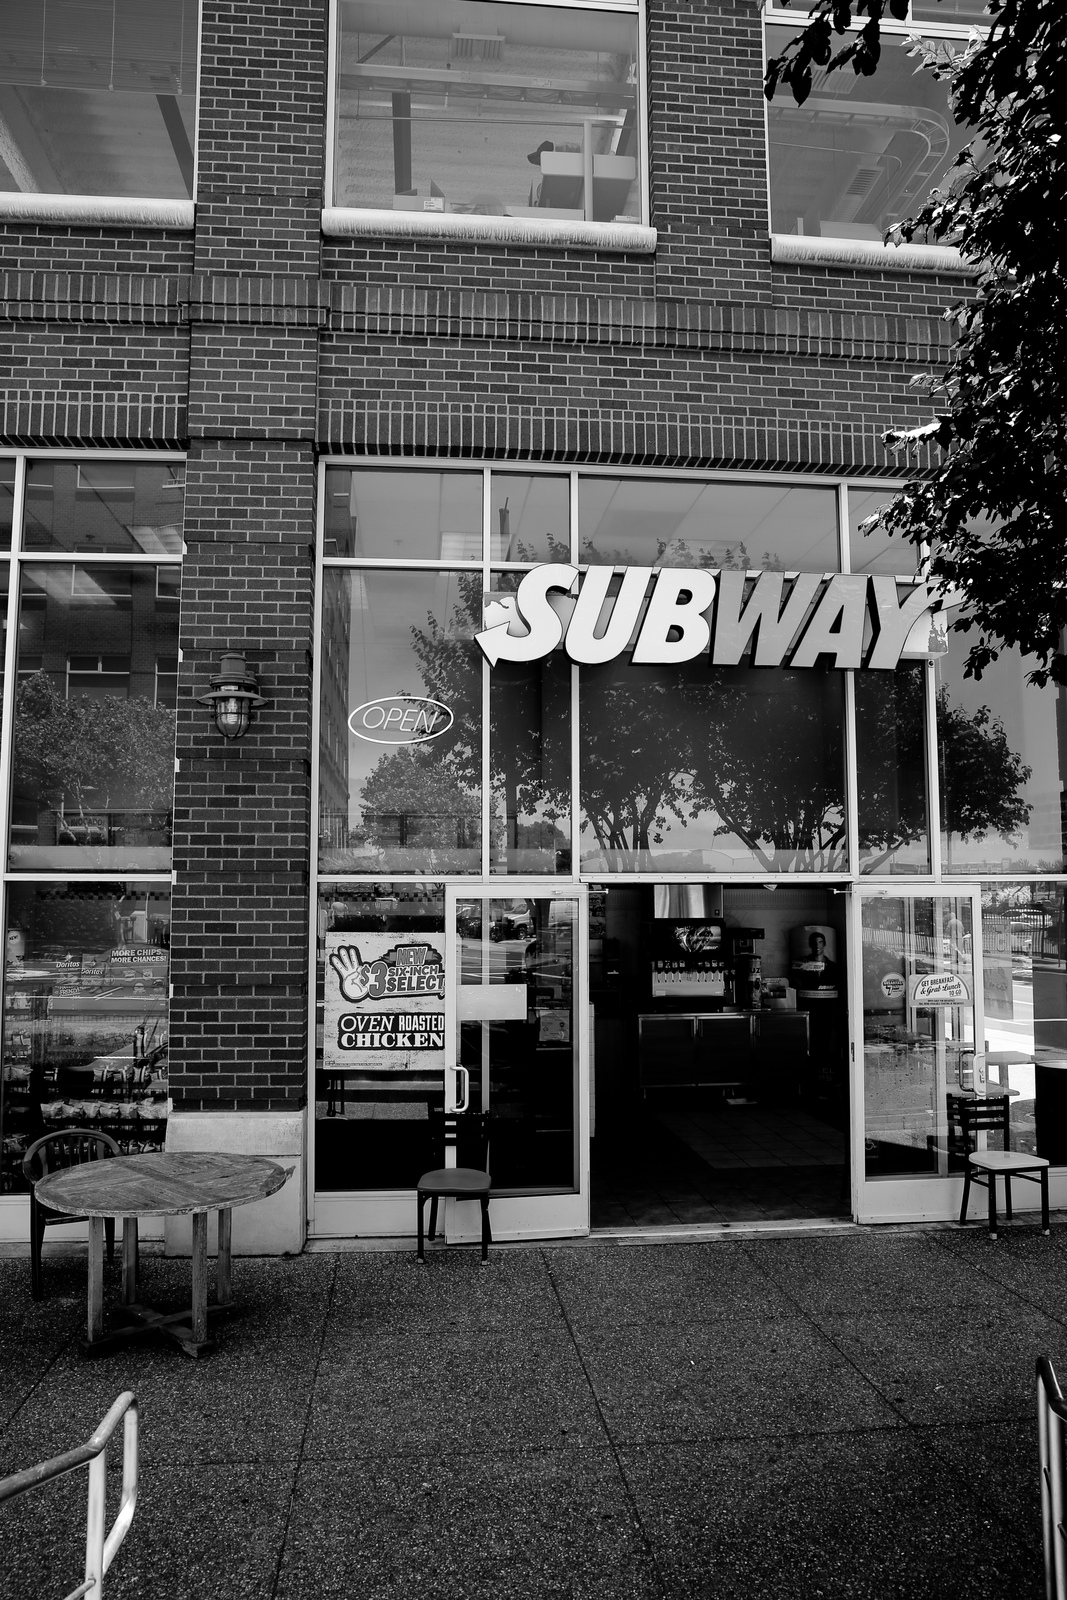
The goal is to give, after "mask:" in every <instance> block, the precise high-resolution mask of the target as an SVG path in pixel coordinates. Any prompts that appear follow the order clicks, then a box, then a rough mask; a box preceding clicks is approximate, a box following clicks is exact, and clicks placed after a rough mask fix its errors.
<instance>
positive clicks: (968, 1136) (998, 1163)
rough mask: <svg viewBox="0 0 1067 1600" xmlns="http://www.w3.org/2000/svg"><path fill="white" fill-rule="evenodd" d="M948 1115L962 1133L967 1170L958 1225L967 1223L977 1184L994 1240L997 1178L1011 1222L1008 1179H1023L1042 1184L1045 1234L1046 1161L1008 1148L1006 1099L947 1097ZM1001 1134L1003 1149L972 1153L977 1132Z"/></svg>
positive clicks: (1046, 1232) (1042, 1222) (1044, 1231)
mask: <svg viewBox="0 0 1067 1600" xmlns="http://www.w3.org/2000/svg"><path fill="white" fill-rule="evenodd" d="M949 1115H950V1117H951V1116H955V1117H957V1118H958V1119H959V1123H960V1129H961V1131H962V1134H963V1143H964V1150H965V1152H966V1156H967V1167H966V1171H965V1172H964V1176H963V1204H962V1206H961V1207H960V1226H961V1227H962V1226H963V1224H964V1223H965V1222H966V1221H967V1206H968V1203H969V1201H970V1197H971V1184H972V1183H980V1184H982V1185H983V1187H984V1188H985V1190H986V1192H987V1194H988V1196H989V1237H990V1238H991V1239H993V1240H995V1239H996V1237H997V1179H998V1178H1003V1179H1004V1214H1005V1216H1006V1217H1007V1220H1008V1221H1009V1222H1010V1221H1011V1180H1012V1179H1013V1178H1025V1179H1026V1181H1027V1183H1038V1184H1040V1185H1041V1231H1042V1233H1044V1234H1048V1233H1049V1232H1050V1231H1051V1230H1050V1228H1049V1217H1048V1166H1049V1164H1048V1162H1047V1161H1046V1160H1045V1158H1044V1156H1027V1155H1023V1154H1022V1153H1021V1152H1016V1151H1013V1150H1012V1148H1011V1130H1010V1126H1009V1115H1010V1113H1009V1102H1008V1096H1007V1095H1006V1094H1004V1095H989V1096H988V1097H986V1098H984V1099H974V1100H971V1099H969V1098H967V1097H966V1096H965V1095H950V1096H949ZM984 1132H990V1133H1000V1134H1001V1135H1002V1136H1003V1141H1004V1148H1003V1150H975V1149H974V1144H975V1143H976V1141H975V1140H974V1138H973V1135H974V1134H977V1133H984Z"/></svg>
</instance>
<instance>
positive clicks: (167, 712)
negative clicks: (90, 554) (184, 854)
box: [8, 562, 178, 872]
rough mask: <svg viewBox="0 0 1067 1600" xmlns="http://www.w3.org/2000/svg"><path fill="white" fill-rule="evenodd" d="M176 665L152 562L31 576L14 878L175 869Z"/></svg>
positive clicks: (26, 579)
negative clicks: (55, 873)
mask: <svg viewBox="0 0 1067 1600" xmlns="http://www.w3.org/2000/svg"><path fill="white" fill-rule="evenodd" d="M176 571H177V569H175V573H176ZM177 655H178V606H177V593H176V591H175V588H174V587H173V586H172V585H171V584H168V583H164V584H163V585H160V584H159V583H158V582H157V569H156V568H155V567H154V566H148V565H146V566H138V567H110V566H95V565H93V566H90V565H84V566H70V565H68V564H66V563H65V562H63V563H49V564H47V565H44V564H40V565H28V566H26V567H24V568H23V572H22V583H21V594H20V601H19V643H18V658H17V660H18V686H17V690H16V696H15V726H14V734H13V752H12V814H11V841H10V847H9V852H8V864H9V866H10V867H11V868H13V869H17V870H21V871H25V870H46V871H49V870H58V871H61V872H62V871H74V872H90V871H101V870H111V871H130V870H140V871H142V872H152V871H166V870H168V869H169V867H170V843H171V808H172V797H173V791H174V694H173V681H174V676H175V673H176V669H177Z"/></svg>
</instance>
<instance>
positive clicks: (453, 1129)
mask: <svg viewBox="0 0 1067 1600" xmlns="http://www.w3.org/2000/svg"><path fill="white" fill-rule="evenodd" d="M434 1120H435V1121H437V1122H440V1123H441V1124H442V1131H443V1134H444V1143H445V1145H447V1144H448V1143H449V1142H450V1141H454V1143H455V1146H456V1159H457V1162H459V1161H464V1160H467V1161H470V1163H471V1165H469V1166H459V1165H457V1166H454V1167H435V1168H434V1169H433V1170H432V1171H431V1172H424V1173H423V1175H422V1177H421V1178H420V1179H419V1181H418V1184H417V1185H416V1188H415V1199H416V1204H417V1206H418V1214H419V1215H418V1239H419V1244H418V1258H419V1260H420V1261H425V1260H426V1246H425V1232H424V1229H425V1208H426V1202H427V1200H429V1202H430V1229H429V1237H430V1239H431V1240H433V1239H435V1238H436V1237H437V1203H438V1201H439V1200H477V1201H478V1203H479V1205H480V1206H481V1211H482V1260H483V1261H487V1260H488V1259H489V1246H490V1245H491V1244H492V1242H493V1235H492V1231H491V1229H490V1226H489V1195H490V1191H491V1189H492V1179H491V1178H490V1176H489V1170H488V1169H489V1113H488V1111H464V1112H457V1113H454V1114H453V1113H450V1114H448V1115H445V1116H444V1117H442V1116H441V1114H440V1113H437V1115H436V1117H435V1118H434Z"/></svg>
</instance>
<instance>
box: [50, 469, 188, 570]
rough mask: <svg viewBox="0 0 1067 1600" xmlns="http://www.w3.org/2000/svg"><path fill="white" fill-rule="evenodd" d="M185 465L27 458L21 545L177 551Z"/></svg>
mask: <svg viewBox="0 0 1067 1600" xmlns="http://www.w3.org/2000/svg"><path fill="white" fill-rule="evenodd" d="M184 503H185V465H184V463H183V462H173V463H170V464H168V465H166V466H157V465H155V463H153V462H145V461H123V460H121V459H119V460H115V461H112V460H109V459H106V458H105V459H104V460H101V461H28V462H27V463H26V514H25V520H24V527H23V534H22V548H23V549H24V550H33V551H62V550H69V551H70V552H71V554H77V555H148V556H180V555H181V553H182V513H183V509H184Z"/></svg>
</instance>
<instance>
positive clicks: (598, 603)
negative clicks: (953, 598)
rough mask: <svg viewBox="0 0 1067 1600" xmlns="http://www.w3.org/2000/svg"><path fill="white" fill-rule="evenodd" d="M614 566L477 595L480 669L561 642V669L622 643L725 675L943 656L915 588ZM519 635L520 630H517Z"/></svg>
mask: <svg viewBox="0 0 1067 1600" xmlns="http://www.w3.org/2000/svg"><path fill="white" fill-rule="evenodd" d="M615 577H616V569H615V568H614V567H590V568H588V570H587V571H586V572H585V573H584V574H583V573H582V572H581V571H580V570H579V568H578V567H574V566H569V565H567V564H566V563H564V562H549V563H546V565H544V566H541V567H535V568H534V570H533V571H532V572H528V573H527V574H526V576H525V577H524V578H523V579H522V582H521V583H520V584H519V586H518V589H517V590H516V592H515V593H514V594H498V595H491V596H487V599H486V605H485V627H484V629H483V630H482V632H481V633H478V634H476V635H475V637H476V639H477V640H478V643H479V644H480V645H481V647H482V650H483V651H484V653H485V655H486V656H487V658H488V660H489V662H490V664H491V665H492V666H495V665H496V663H497V662H498V661H538V660H540V659H541V657H542V656H547V655H549V654H550V653H551V652H552V651H553V650H555V649H557V648H558V647H559V646H560V644H562V646H563V648H564V650H565V651H566V653H567V655H568V656H569V657H570V659H571V660H572V661H576V662H579V663H580V664H584V665H595V664H599V663H601V662H604V661H613V660H614V659H615V657H616V656H619V655H621V654H622V653H623V651H624V650H626V649H628V648H630V647H631V642H632V652H633V660H634V661H635V662H636V663H638V664H645V663H648V664H652V663H655V664H660V665H675V664H677V663H680V662H683V661H692V660H694V659H695V658H696V657H697V656H701V655H707V656H708V657H709V663H710V665H712V666H716V667H735V666H738V665H739V664H740V662H741V659H742V657H743V656H745V655H746V654H747V653H748V651H749V650H750V649H751V660H752V664H753V666H757V667H781V666H790V667H813V666H814V665H815V663H816V662H817V661H818V660H819V659H820V658H822V657H830V658H832V664H833V665H834V666H835V667H853V668H857V667H868V668H874V669H876V670H878V669H881V670H883V671H891V670H892V669H893V668H894V667H896V666H897V664H898V662H899V661H900V660H901V659H902V658H912V659H915V658H926V657H928V656H932V655H942V654H944V652H945V651H946V650H947V648H948V643H947V636H946V635H947V619H946V615H945V606H946V605H947V604H949V603H951V602H949V601H948V600H947V599H946V597H945V596H944V595H943V594H941V593H939V592H938V591H937V590H936V589H934V588H933V587H931V586H928V585H927V584H925V583H917V584H909V585H908V586H907V587H906V589H905V592H904V597H903V599H901V598H900V594H899V592H898V580H897V579H896V578H892V577H873V576H860V575H858V574H851V573H834V574H832V575H829V576H827V575H820V574H819V573H814V572H801V573H797V574H790V575H787V574H785V573H782V572H761V573H760V574H759V575H758V577H756V578H755V580H754V581H753V579H752V577H751V576H750V575H749V574H747V573H744V572H707V571H705V570H704V569H702V568H692V567H661V568H655V567H625V568H622V569H621V581H620V582H619V584H618V585H617V589H618V592H617V593H616V594H615V595H614V597H611V595H610V590H611V587H612V584H613V582H614V580H615ZM520 630H522V631H520Z"/></svg>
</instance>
